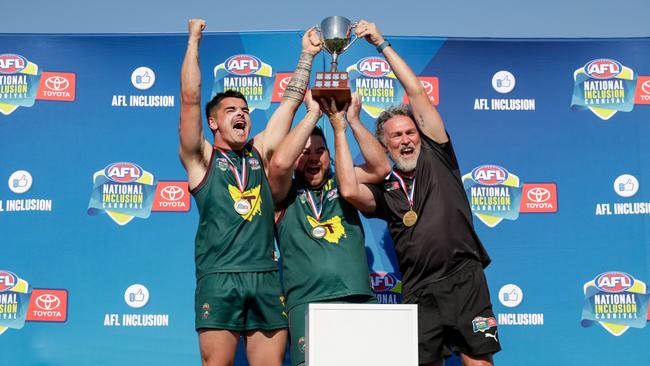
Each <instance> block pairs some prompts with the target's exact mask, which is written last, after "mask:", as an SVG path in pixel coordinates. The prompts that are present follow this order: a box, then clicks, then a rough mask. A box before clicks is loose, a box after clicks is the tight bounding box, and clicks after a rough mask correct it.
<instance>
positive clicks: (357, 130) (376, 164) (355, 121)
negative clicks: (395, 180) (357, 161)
mask: <svg viewBox="0 0 650 366" xmlns="http://www.w3.org/2000/svg"><path fill="white" fill-rule="evenodd" d="M360 110H361V100H360V99H359V96H358V95H357V94H356V93H355V94H353V95H352V102H351V103H350V107H348V112H347V114H346V117H347V119H348V124H349V125H350V128H351V129H352V134H353V135H354V138H355V139H356V140H357V144H358V145H359V149H360V150H361V155H363V159H364V160H365V163H364V164H363V165H360V166H355V167H354V171H355V173H356V176H357V181H358V182H359V183H360V184H361V183H380V182H381V181H382V180H384V178H385V177H386V176H387V175H388V174H389V173H390V162H389V161H388V157H387V156H386V149H384V147H383V146H382V144H381V143H380V142H379V141H378V140H377V139H376V138H375V136H373V134H372V133H370V131H368V129H367V128H366V127H365V126H364V125H363V123H362V122H361V119H360V118H359V111H360Z"/></svg>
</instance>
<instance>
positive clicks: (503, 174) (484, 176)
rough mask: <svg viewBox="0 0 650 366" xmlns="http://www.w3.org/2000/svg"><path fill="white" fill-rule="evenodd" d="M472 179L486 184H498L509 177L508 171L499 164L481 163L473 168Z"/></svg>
mask: <svg viewBox="0 0 650 366" xmlns="http://www.w3.org/2000/svg"><path fill="white" fill-rule="evenodd" d="M472 179H473V180H474V181H475V182H476V183H480V184H483V185H486V186H496V185H499V184H501V183H503V182H505V181H506V180H507V179H508V171H507V170H505V169H504V168H502V167H500V166H498V165H481V166H479V167H476V168H474V170H472Z"/></svg>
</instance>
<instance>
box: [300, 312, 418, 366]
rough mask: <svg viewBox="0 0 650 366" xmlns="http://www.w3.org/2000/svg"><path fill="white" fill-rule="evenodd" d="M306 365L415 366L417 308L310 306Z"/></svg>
mask: <svg viewBox="0 0 650 366" xmlns="http://www.w3.org/2000/svg"><path fill="white" fill-rule="evenodd" d="M306 317H307V319H306V322H305V325H306V329H305V334H306V342H305V345H306V347H305V352H306V355H305V360H306V366H364V365H372V366H417V365H418V308H417V305H389V304H385V305H384V304H309V308H308V310H307V315H306Z"/></svg>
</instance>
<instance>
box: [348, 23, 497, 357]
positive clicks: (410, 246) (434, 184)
mask: <svg viewBox="0 0 650 366" xmlns="http://www.w3.org/2000/svg"><path fill="white" fill-rule="evenodd" d="M356 32H357V36H358V37H365V39H366V40H367V41H368V42H369V43H371V44H373V45H374V46H377V50H378V52H380V53H382V54H383V55H384V57H385V58H386V60H387V61H388V63H389V64H390V66H391V68H392V69H393V72H394V73H395V75H396V76H397V79H398V80H399V81H400V83H401V84H402V85H403V87H404V89H405V90H406V94H407V96H408V98H409V101H410V104H411V108H412V110H411V109H409V108H407V107H406V106H396V107H392V108H389V109H387V110H386V111H384V112H382V113H381V115H380V116H379V118H378V119H377V126H376V127H377V130H376V136H377V138H378V139H379V141H381V143H382V144H383V145H384V146H385V148H386V152H387V153H388V155H389V156H390V158H391V159H392V160H393V162H394V167H393V171H392V172H391V174H390V175H389V176H388V177H387V178H386V180H385V181H384V182H383V183H382V184H375V185H372V184H362V182H359V181H350V180H347V181H339V184H340V185H341V186H340V190H341V192H343V191H344V190H345V191H346V192H349V194H347V195H346V199H347V200H348V201H350V202H351V203H352V204H354V205H355V206H356V207H357V208H358V209H359V210H361V211H362V212H363V213H364V214H365V215H366V216H368V217H377V218H381V219H383V220H386V221H387V223H388V229H389V231H390V234H391V236H392V238H393V241H394V244H395V250H396V252H397V257H398V261H399V267H400V271H401V273H402V285H403V296H404V302H405V303H410V304H417V305H418V336H419V362H420V365H442V364H443V363H444V358H445V357H448V356H450V355H451V353H452V352H455V353H458V354H460V357H461V360H462V362H463V364H464V365H492V354H494V353H496V352H498V351H499V350H500V349H501V347H500V345H499V340H498V337H497V327H496V320H495V318H494V313H493V312H492V304H491V302H490V294H489V291H488V286H487V281H486V279H485V275H484V273H483V268H485V266H487V265H488V264H489V263H490V258H489V256H488V254H487V252H486V251H485V249H484V248H483V245H482V244H481V241H480V240H479V238H478V236H477V234H476V231H475V230H474V225H473V223H472V212H471V210H470V206H469V202H468V200H467V196H466V195H465V190H464V189H463V184H462V181H461V176H460V169H459V167H458V162H457V160H456V156H455V154H454V150H453V148H452V144H451V141H450V140H449V135H448V134H447V132H446V130H445V126H444V124H443V122H442V118H441V117H440V115H439V114H438V112H437V110H436V108H435V107H434V106H433V105H432V104H431V101H430V100H429V97H428V96H427V94H426V92H425V90H424V88H423V87H422V85H421V84H420V81H419V80H418V78H417V77H416V75H415V73H414V72H413V70H411V68H410V67H409V66H408V65H407V64H406V62H405V61H404V60H403V59H402V58H401V57H400V56H399V55H398V54H397V52H396V51H395V50H394V49H393V48H392V47H391V45H390V43H389V42H387V41H386V40H385V39H384V38H383V36H382V34H381V33H380V31H379V29H377V27H376V26H375V24H374V23H370V22H367V21H365V20H362V21H360V22H359V23H358V25H357V28H356ZM337 163H338V161H337ZM336 168H337V171H338V172H340V173H343V174H345V175H347V176H350V177H353V175H351V174H350V172H351V171H352V169H353V168H352V164H351V161H350V159H348V160H347V161H345V162H341V163H340V164H337V167H336ZM344 184H345V187H344Z"/></svg>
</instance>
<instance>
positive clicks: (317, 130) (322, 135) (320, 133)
mask: <svg viewBox="0 0 650 366" xmlns="http://www.w3.org/2000/svg"><path fill="white" fill-rule="evenodd" d="M311 136H320V138H322V139H323V143H324V144H325V148H326V149H327V140H326V139H325V133H323V129H322V128H320V127H319V126H316V127H314V129H313V130H312V131H311ZM328 150H329V149H328Z"/></svg>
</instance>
